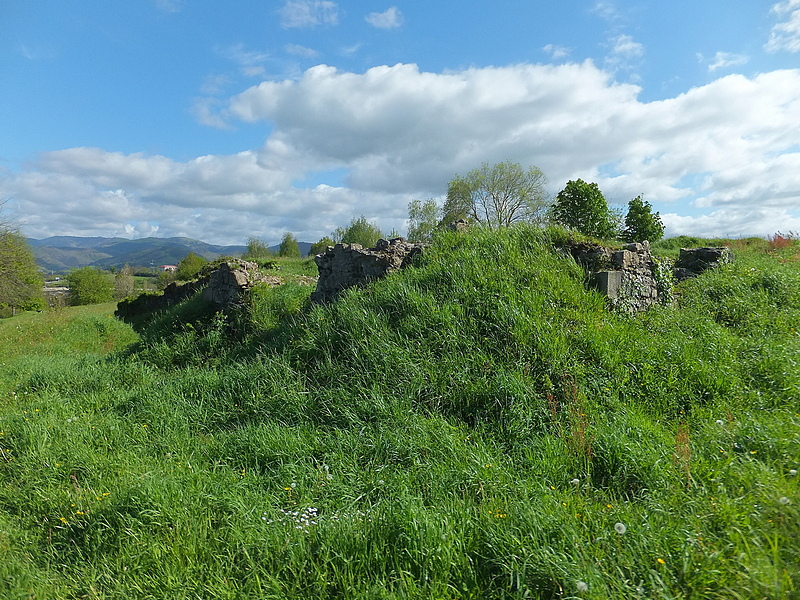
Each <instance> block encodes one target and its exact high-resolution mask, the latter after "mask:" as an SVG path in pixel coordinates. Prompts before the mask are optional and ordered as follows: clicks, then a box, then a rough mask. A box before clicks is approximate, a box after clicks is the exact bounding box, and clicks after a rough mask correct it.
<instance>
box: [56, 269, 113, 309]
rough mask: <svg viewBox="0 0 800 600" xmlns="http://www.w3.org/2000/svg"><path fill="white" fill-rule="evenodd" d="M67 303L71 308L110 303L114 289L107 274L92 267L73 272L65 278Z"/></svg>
mask: <svg viewBox="0 0 800 600" xmlns="http://www.w3.org/2000/svg"><path fill="white" fill-rule="evenodd" d="M67 280H68V283H69V303H70V304H71V305H72V306H80V305H82V304H99V303H101V302H110V301H111V300H112V299H113V297H114V288H113V284H112V282H111V279H110V277H109V274H108V273H105V272H103V271H101V270H100V269H95V268H94V267H81V268H80V269H75V270H73V271H72V272H71V273H70V274H69V277H68V278H67Z"/></svg>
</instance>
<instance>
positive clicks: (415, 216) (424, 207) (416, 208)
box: [407, 198, 455, 242]
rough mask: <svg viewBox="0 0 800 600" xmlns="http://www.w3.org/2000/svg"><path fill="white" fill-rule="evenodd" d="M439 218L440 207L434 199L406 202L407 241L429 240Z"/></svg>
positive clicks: (440, 218) (440, 217) (440, 216)
mask: <svg viewBox="0 0 800 600" xmlns="http://www.w3.org/2000/svg"><path fill="white" fill-rule="evenodd" d="M441 220H442V207H441V206H439V203H438V202H436V200H434V199H433V198H430V199H428V200H425V202H423V201H422V200H412V201H411V202H409V203H408V236H407V237H408V241H410V242H430V241H431V240H432V239H433V232H434V231H435V230H436V227H437V225H438V224H439V222H440V221H441ZM453 220H455V219H453Z"/></svg>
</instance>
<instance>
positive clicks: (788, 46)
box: [764, 0, 800, 52]
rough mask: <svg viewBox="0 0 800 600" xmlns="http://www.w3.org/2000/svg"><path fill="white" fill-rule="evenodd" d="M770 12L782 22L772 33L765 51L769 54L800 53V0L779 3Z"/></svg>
mask: <svg viewBox="0 0 800 600" xmlns="http://www.w3.org/2000/svg"><path fill="white" fill-rule="evenodd" d="M770 12H771V13H773V14H775V15H777V16H778V18H779V19H782V21H780V22H779V23H777V24H776V25H775V26H774V27H773V28H772V31H770V34H769V40H767V43H766V44H765V45H764V49H765V50H766V51H767V52H780V51H782V50H784V51H786V52H800V0H784V2H778V3H777V4H774V5H773V6H772V9H771V10H770Z"/></svg>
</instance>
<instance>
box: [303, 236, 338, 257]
mask: <svg viewBox="0 0 800 600" xmlns="http://www.w3.org/2000/svg"><path fill="white" fill-rule="evenodd" d="M335 243H336V242H334V241H333V240H332V239H331V238H330V237H328V236H327V235H326V236H325V237H323V238H322V239H321V240H320V241H318V242H314V243H313V244H311V248H309V249H308V255H309V256H316V255H317V254H322V253H323V252H325V250H326V249H327V248H328V246H333V245H334V244H335Z"/></svg>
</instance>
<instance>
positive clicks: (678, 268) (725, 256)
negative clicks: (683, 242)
mask: <svg viewBox="0 0 800 600" xmlns="http://www.w3.org/2000/svg"><path fill="white" fill-rule="evenodd" d="M732 261H733V252H731V249H730V248H726V247H718V248H713V247H704V248H681V252H680V256H679V257H678V260H677V261H676V262H675V279H677V280H678V281H683V280H684V279H688V278H690V277H697V276H698V275H699V274H700V273H702V272H703V271H707V270H708V269H713V268H715V267H717V266H719V265H724V264H725V263H729V262H732Z"/></svg>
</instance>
